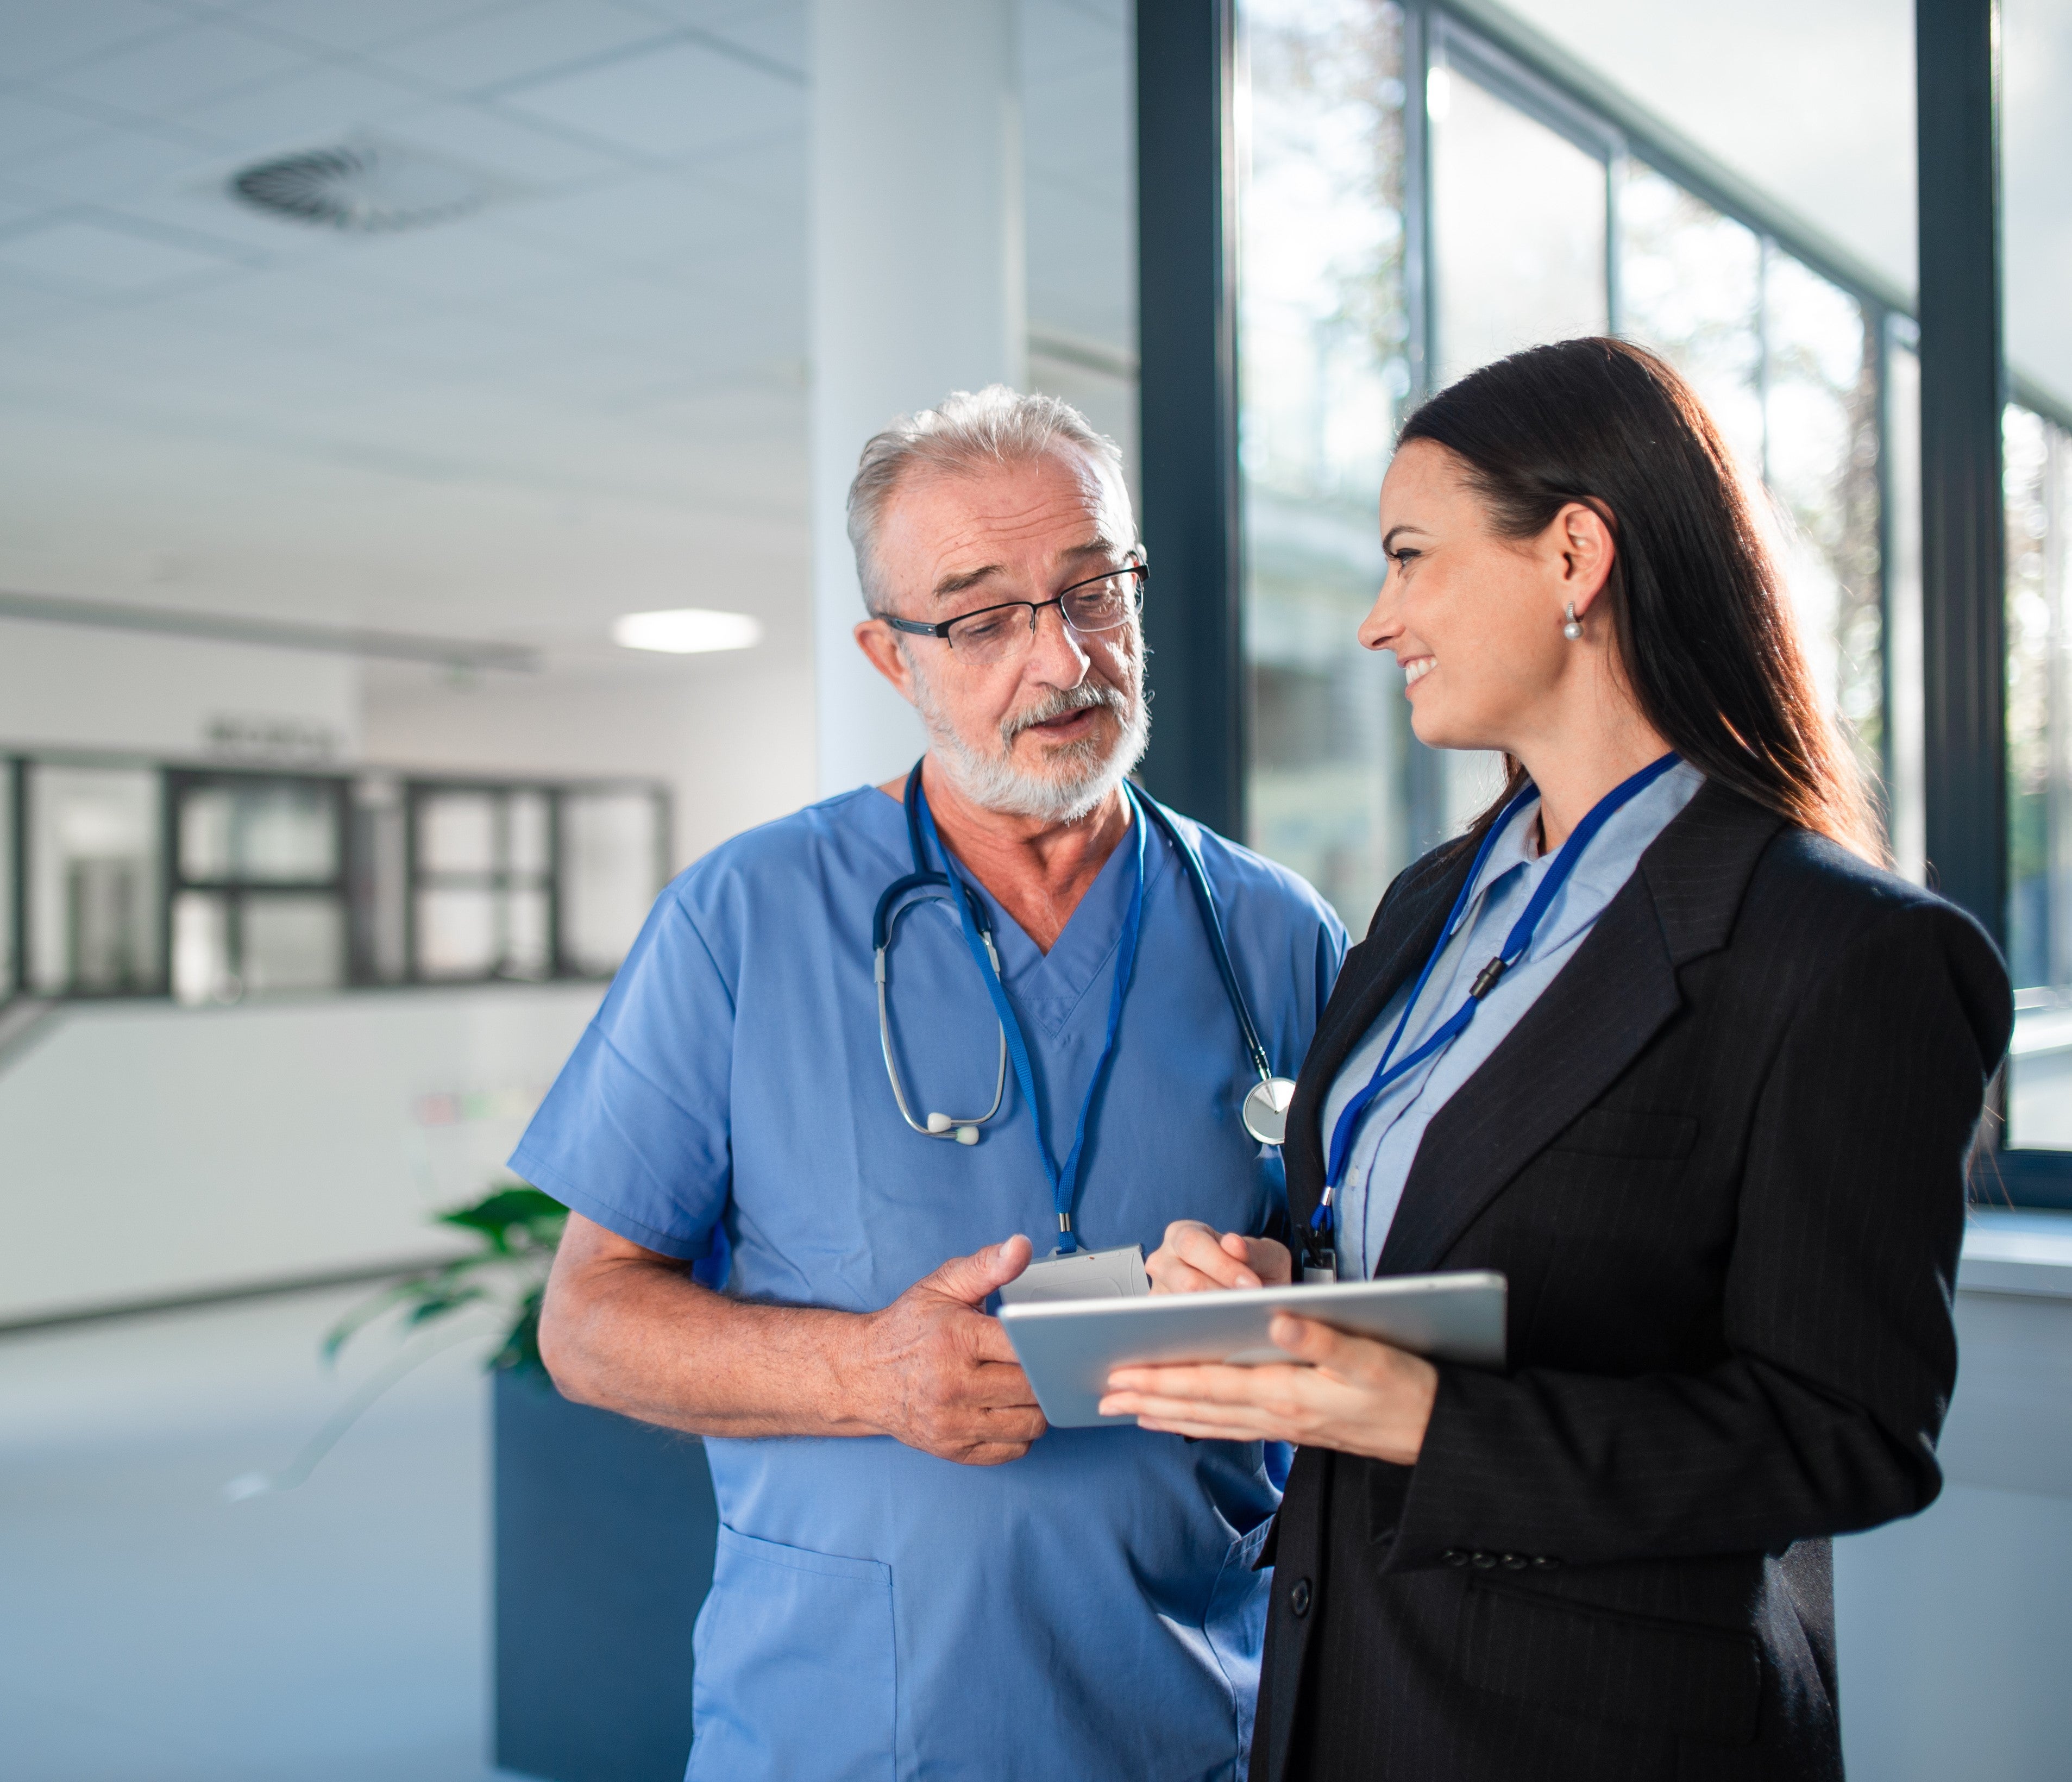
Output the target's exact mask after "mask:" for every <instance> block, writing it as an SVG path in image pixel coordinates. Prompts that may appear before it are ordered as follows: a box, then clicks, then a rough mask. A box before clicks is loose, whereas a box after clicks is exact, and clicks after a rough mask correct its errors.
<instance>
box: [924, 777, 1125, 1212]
mask: <svg viewBox="0 0 2072 1782" xmlns="http://www.w3.org/2000/svg"><path fill="white" fill-rule="evenodd" d="M1124 790H1125V792H1126V793H1127V794H1128V797H1129V800H1130V812H1131V815H1132V816H1133V817H1134V818H1135V820H1136V821H1135V824H1134V825H1133V826H1134V827H1135V829H1136V831H1137V850H1136V875H1135V876H1134V877H1133V879H1131V881H1130V887H1129V907H1128V911H1127V912H1125V913H1124V916H1123V919H1122V940H1121V943H1120V945H1118V946H1117V947H1116V956H1115V986H1114V988H1113V989H1112V990H1110V991H1109V992H1108V1037H1107V1038H1106V1039H1104V1040H1103V1041H1102V1042H1101V1049H1100V1056H1099V1057H1098V1058H1096V1060H1094V1074H1093V1080H1092V1081H1091V1082H1090V1083H1088V1084H1087V1098H1086V1100H1085V1101H1082V1102H1081V1103H1080V1104H1079V1124H1078V1126H1075V1128H1074V1129H1073V1132H1072V1148H1071V1150H1069V1151H1067V1153H1066V1154H1065V1161H1064V1163H1063V1166H1062V1167H1060V1165H1059V1163H1058V1161H1057V1159H1055V1158H1054V1157H1053V1156H1052V1155H1051V1154H1050V1142H1049V1141H1048V1140H1046V1138H1044V1136H1043V1116H1042V1108H1041V1105H1040V1104H1039V1103H1038V1101H1037V1099H1036V1074H1035V1072H1034V1071H1033V1070H1031V1069H1030V1065H1029V1045H1028V1042H1027V1041H1026V1040H1025V1039H1023V1038H1022V1023H1021V1022H1020V1021H1019V1020H1017V1019H1016V1017H1015V1014H1014V1008H1013V1004H1011V1003H1010V1002H1009V1001H1008V1000H1007V986H1005V984H1003V983H1001V981H1000V973H998V972H997V971H996V970H995V969H993V961H992V959H991V958H990V957H988V955H987V953H986V950H985V942H984V941H983V940H980V938H979V932H978V924H977V923H976V922H975V921H974V920H972V910H971V906H972V899H971V898H970V896H969V895H965V896H963V897H960V898H957V899H955V900H954V901H955V902H956V906H957V915H958V916H959V918H960V920H961V921H962V923H963V924H964V945H966V946H967V947H968V948H969V949H971V956H972V958H974V959H976V961H978V970H979V976H980V977H982V978H983V979H985V993H986V994H987V995H988V996H989V997H991V998H993V1012H994V1013H995V1014H997V1015H998V1016H999V1017H1000V1026H1001V1031H1002V1032H1003V1033H1005V1035H1007V1052H1008V1056H1009V1057H1010V1058H1012V1059H1013V1060H1014V1080H1015V1081H1016V1082H1017V1083H1019V1084H1021V1085H1022V1099H1023V1100H1024V1101H1026V1102H1027V1103H1028V1104H1029V1124H1030V1127H1031V1129H1032V1130H1034V1133H1035V1134H1036V1154H1037V1155H1038V1157H1039V1158H1041V1159H1042V1163H1043V1174H1044V1176H1045V1177H1046V1179H1047V1180H1048V1181H1049V1182H1050V1200H1051V1204H1052V1205H1054V1207H1055V1208H1057V1211H1058V1248H1059V1249H1060V1250H1063V1251H1067V1252H1070V1251H1072V1250H1076V1249H1078V1248H1079V1238H1078V1237H1077V1236H1075V1233H1073V1230H1072V1203H1073V1200H1074V1199H1075V1197H1076V1196H1077V1194H1078V1191H1079V1159H1080V1156H1081V1154H1082V1153H1083V1151H1084V1150H1086V1144H1087V1116H1088V1115H1089V1114H1091V1113H1092V1112H1093V1105H1094V1097H1096V1095H1098V1094H1099V1093H1100V1084H1101V1078H1102V1076H1103V1075H1104V1074H1105V1072H1107V1069H1108V1060H1109V1058H1110V1057H1111V1056H1112V1055H1113V1053H1114V1052H1115V1036H1116V1030H1117V1029H1118V1028H1120V1027H1121V1025H1122V998H1123V994H1124V992H1125V991H1126V990H1128V988H1129V975H1130V972H1131V970H1132V969H1133V967H1134V966H1135V965H1136V963H1137V931H1138V930H1139V928H1141V927H1142V925H1143V921H1144V831H1145V827H1146V825H1145V817H1144V813H1143V811H1142V810H1141V809H1138V808H1137V791H1136V788H1134V787H1133V786H1131V785H1129V784H1128V781H1126V780H1125V781H1124ZM915 792H916V794H917V796H916V800H915V802H916V804H917V805H918V806H919V810H920V813H921V826H922V828H923V829H924V830H926V831H927V837H928V844H929V846H931V847H932V848H933V849H934V850H935V852H936V853H938V854H940V855H941V856H942V857H943V871H944V872H946V873H948V874H949V875H951V876H952V878H957V877H959V875H958V873H957V870H956V867H955V866H953V865H952V863H951V860H950V850H948V848H946V847H944V846H943V838H942V837H940V836H939V835H938V834H937V833H935V814H934V813H932V812H931V811H930V809H928V795H927V792H923V791H922V790H921V789H920V788H919V787H918V786H917V787H916V788H915Z"/></svg>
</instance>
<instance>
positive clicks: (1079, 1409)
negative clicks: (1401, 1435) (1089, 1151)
mask: <svg viewBox="0 0 2072 1782" xmlns="http://www.w3.org/2000/svg"><path fill="white" fill-rule="evenodd" d="M1276 1311H1292V1312H1300V1313H1301V1315H1302V1316H1304V1317H1305V1318H1313V1319H1317V1320H1318V1322H1319V1323H1325V1324H1329V1325H1331V1326H1332V1327H1334V1328H1336V1329H1338V1330H1342V1331H1351V1332H1353V1333H1354V1334H1355V1335H1360V1336H1378V1337H1379V1338H1381V1339H1382V1340H1383V1341H1385V1342H1388V1343H1393V1344H1395V1345H1396V1347H1397V1348H1404V1349H1409V1350H1412V1352H1415V1353H1416V1354H1418V1355H1424V1356H1430V1357H1431V1358H1432V1359H1433V1360H1435V1361H1460V1362H1465V1363H1466V1364H1468V1365H1470V1366H1471V1367H1478V1368H1501V1367H1502V1366H1503V1318H1504V1278H1503V1276H1502V1275H1500V1274H1481V1273H1473V1272H1466V1271H1463V1272H1461V1273H1459V1274H1410V1275H1401V1276H1398V1277H1396V1278H1393V1279H1390V1280H1386V1281H1339V1282H1327V1283H1322V1284H1318V1285H1314V1286H1287V1287H1237V1288H1232V1289H1231V1290H1228V1291H1226V1292H1220V1293H1219V1292H1214V1291H1211V1292H1207V1293H1174V1294H1151V1295H1149V1297H1147V1298H1134V1299H1114V1298H1108V1299H1078V1300H1052V1301H1048V1302H1038V1303H1034V1304H1024V1305H1007V1306H1002V1307H1001V1308H1000V1321H1001V1323H1002V1324H1003V1325H1005V1327H1006V1329H1007V1335H1008V1337H1009V1340H1010V1341H1012V1342H1013V1344H1014V1352H1015V1354H1016V1355H1017V1356H1019V1357H1020V1358H1021V1361H1022V1370H1023V1371H1024V1372H1025V1373H1027V1375H1028V1376H1029V1383H1030V1385H1032V1386H1034V1388H1035V1389H1036V1401H1037V1403H1038V1404H1039V1405H1042V1407H1043V1415H1044V1417H1045V1418H1046V1419H1047V1420H1048V1421H1049V1422H1050V1425H1051V1426H1052V1427H1053V1428H1054V1429H1061V1430H1076V1429H1086V1428H1088V1427H1091V1426H1093V1425H1095V1424H1097V1423H1122V1424H1134V1423H1135V1422H1136V1421H1137V1420H1136V1418H1131V1417H1103V1416H1102V1415H1101V1414H1100V1411H1099V1410H1097V1409H1096V1406H1098V1405H1099V1404H1100V1401H1101V1397H1102V1395H1103V1394H1104V1393H1105V1392H1106V1391H1107V1389H1108V1375H1109V1374H1110V1373H1112V1372H1113V1371H1114V1370H1115V1369H1116V1368H1120V1367H1126V1366H1128V1364H1130V1363H1132V1362H1136V1361H1227V1362H1233V1363H1236V1364H1239V1365H1249V1364H1256V1363H1258V1362H1262V1361H1288V1360H1293V1356H1290V1355H1289V1354H1288V1353H1287V1352H1286V1351H1285V1350H1283V1349H1278V1348H1275V1347H1274V1346H1273V1345H1272V1344H1271V1343H1269V1342H1268V1340H1267V1337H1266V1331H1267V1327H1268V1324H1269V1323H1272V1318H1273V1315H1274V1313H1276Z"/></svg>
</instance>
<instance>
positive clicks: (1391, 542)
mask: <svg viewBox="0 0 2072 1782" xmlns="http://www.w3.org/2000/svg"><path fill="white" fill-rule="evenodd" d="M1406 532H1414V533H1424V528H1423V527H1422V526H1418V525H1412V524H1411V523H1410V521H1408V520H1406V521H1404V522H1403V524H1402V525H1400V526H1391V527H1390V528H1389V529H1388V530H1387V532H1385V533H1383V534H1382V535H1381V554H1382V555H1383V556H1384V557H1386V556H1387V554H1389V553H1390V552H1391V551H1392V550H1394V549H1396V538H1397V536H1398V535H1399V534H1400V533H1406Z"/></svg>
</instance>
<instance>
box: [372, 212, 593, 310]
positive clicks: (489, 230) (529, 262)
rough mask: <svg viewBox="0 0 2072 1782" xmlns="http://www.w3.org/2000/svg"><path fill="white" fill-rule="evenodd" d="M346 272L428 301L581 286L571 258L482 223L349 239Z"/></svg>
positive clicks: (582, 276) (581, 275)
mask: <svg viewBox="0 0 2072 1782" xmlns="http://www.w3.org/2000/svg"><path fill="white" fill-rule="evenodd" d="M352 249H354V250H356V251H354V252H353V253H352V270H353V272H354V274H355V275H356V277H357V278H360V280H362V281H363V282H365V283H367V284H369V285H373V286H388V287H389V288H391V289H393V290H398V291H405V292H409V293H410V294H413V295H417V296H420V297H424V298H430V299H432V300H433V301H434V302H435V303H444V302H452V301H454V299H456V298H476V299H482V298H500V297H515V296H520V295H524V294H529V293H536V292H539V291H542V290H561V289H564V288H565V287H567V286H572V285H580V284H582V283H583V282H586V270H585V269H584V267H583V265H582V263H581V262H580V261H578V260H577V259H576V258H575V257H574V256H572V255H570V254H568V253H561V252H558V251H556V250H554V249H549V248H543V247H541V246H538V245H535V244H533V243H532V242H530V241H524V240H523V239H521V238H520V237H517V236H516V235H512V234H508V233H505V232H504V231H503V230H502V229H500V228H496V227H495V225H494V224H492V223H491V222H489V221H487V220H483V221H481V222H479V223H476V224H474V225H472V226H470V225H469V224H466V223H464V222H463V223H458V224H446V225H445V226H444V227H435V228H426V229H416V230H410V231H408V232H405V233H398V234H394V235H375V236H361V237H354V238H353V239H352Z"/></svg>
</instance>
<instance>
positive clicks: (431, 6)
mask: <svg viewBox="0 0 2072 1782" xmlns="http://www.w3.org/2000/svg"><path fill="white" fill-rule="evenodd" d="M513 3H514V0H262V3H261V4H259V5H257V6H245V7H244V8H243V9H242V10H243V13H244V15H245V18H246V19H249V21H250V22H251V23H252V24H253V26H255V27H261V28H265V29H268V30H272V31H280V32H282V33H284V34H286V35H291V36H294V37H297V38H300V39H302V41H304V42H305V43H310V44H312V45H319V46H321V47H324V48H327V49H339V50H353V51H358V50H368V49H376V48H378V47H380V46H381V45H383V44H385V43H394V42H395V41H396V40H397V39H399V38H405V37H414V36H416V35H419V34H420V33H421V32H426V31H436V30H438V28H439V27H442V26H444V25H446V24H449V23H452V22H453V21H454V20H455V19H469V18H482V17H485V16H487V15H488V14H492V13H497V12H503V11H507V10H509V9H510V7H511V6H512V4H513Z"/></svg>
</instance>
